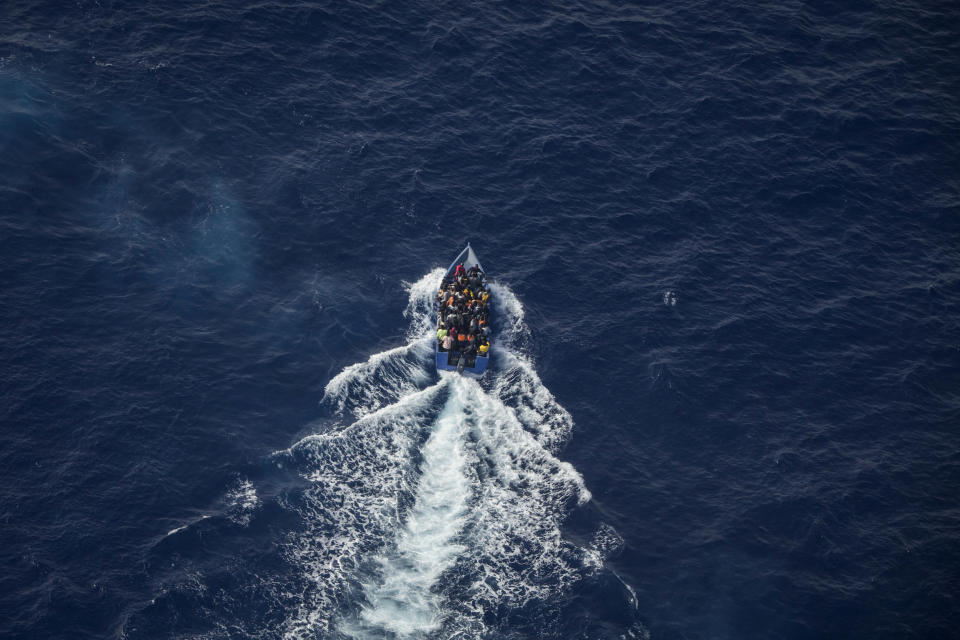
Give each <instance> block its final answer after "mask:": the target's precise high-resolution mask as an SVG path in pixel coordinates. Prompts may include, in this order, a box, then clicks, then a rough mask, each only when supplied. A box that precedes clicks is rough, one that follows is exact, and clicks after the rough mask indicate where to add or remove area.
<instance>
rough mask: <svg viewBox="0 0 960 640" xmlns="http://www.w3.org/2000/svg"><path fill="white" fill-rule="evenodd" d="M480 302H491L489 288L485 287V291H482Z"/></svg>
mask: <svg viewBox="0 0 960 640" xmlns="http://www.w3.org/2000/svg"><path fill="white" fill-rule="evenodd" d="M480 302H482V303H483V304H487V303H488V302H490V290H489V289H484V290H483V291H481V292H480Z"/></svg>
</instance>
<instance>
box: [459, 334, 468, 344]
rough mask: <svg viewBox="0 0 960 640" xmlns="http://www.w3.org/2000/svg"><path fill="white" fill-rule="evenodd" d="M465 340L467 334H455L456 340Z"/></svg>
mask: <svg viewBox="0 0 960 640" xmlns="http://www.w3.org/2000/svg"><path fill="white" fill-rule="evenodd" d="M466 341H467V336H465V335H464V334H462V333H458V334H457V342H466Z"/></svg>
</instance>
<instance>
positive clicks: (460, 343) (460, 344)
mask: <svg viewBox="0 0 960 640" xmlns="http://www.w3.org/2000/svg"><path fill="white" fill-rule="evenodd" d="M466 346H467V334H465V333H461V332H460V331H458V332H457V349H458V350H460V351H463V348H464V347H466Z"/></svg>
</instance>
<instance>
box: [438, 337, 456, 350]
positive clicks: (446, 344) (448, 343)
mask: <svg viewBox="0 0 960 640" xmlns="http://www.w3.org/2000/svg"><path fill="white" fill-rule="evenodd" d="M440 347H441V349H442V350H443V351H450V349H451V348H452V347H453V336H451V335H450V334H449V333H447V335H445V336H443V342H442V343H441V345H440Z"/></svg>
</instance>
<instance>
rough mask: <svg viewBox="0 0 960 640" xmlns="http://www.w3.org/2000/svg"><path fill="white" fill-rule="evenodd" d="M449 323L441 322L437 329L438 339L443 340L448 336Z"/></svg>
mask: <svg viewBox="0 0 960 640" xmlns="http://www.w3.org/2000/svg"><path fill="white" fill-rule="evenodd" d="M447 333H448V332H447V325H446V324H444V323H442V322H441V323H440V328H439V329H437V340H441V341H442V340H443V339H444V338H445V337H446V336H447Z"/></svg>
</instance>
